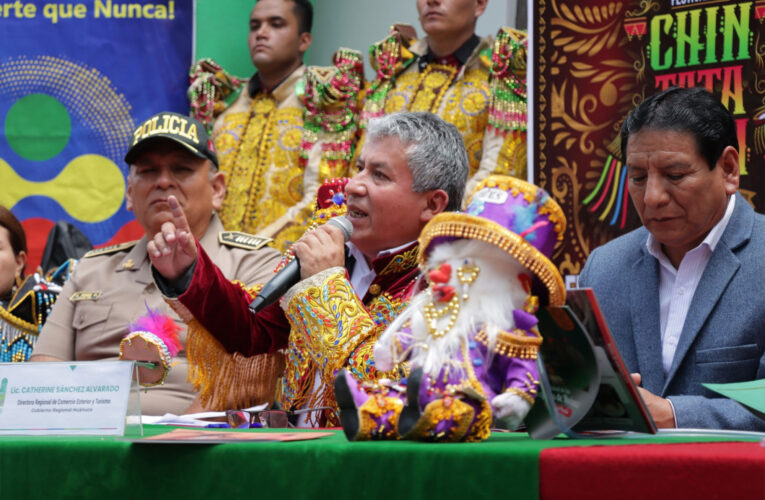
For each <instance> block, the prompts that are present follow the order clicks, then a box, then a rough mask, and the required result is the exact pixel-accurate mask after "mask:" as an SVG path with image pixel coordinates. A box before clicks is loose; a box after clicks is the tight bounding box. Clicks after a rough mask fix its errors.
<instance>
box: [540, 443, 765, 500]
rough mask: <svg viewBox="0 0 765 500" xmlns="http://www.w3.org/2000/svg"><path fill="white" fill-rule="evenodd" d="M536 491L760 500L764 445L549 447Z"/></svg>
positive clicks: (764, 499) (545, 495) (764, 488)
mask: <svg viewBox="0 0 765 500" xmlns="http://www.w3.org/2000/svg"><path fill="white" fill-rule="evenodd" d="M539 484H540V487H539V493H540V498H542V499H552V498H566V499H570V498H588V499H600V498H619V499H621V500H627V499H633V498H634V499H657V498H667V499H672V500H680V499H685V498H693V499H704V500H706V499H713V498H719V499H736V500H738V499H757V500H765V446H762V445H760V444H759V443H690V444H661V445H652V444H648V445H626V446H589V447H586V448H582V447H578V446H575V447H567V448H548V449H546V450H543V451H542V453H541V455H540V462H539Z"/></svg>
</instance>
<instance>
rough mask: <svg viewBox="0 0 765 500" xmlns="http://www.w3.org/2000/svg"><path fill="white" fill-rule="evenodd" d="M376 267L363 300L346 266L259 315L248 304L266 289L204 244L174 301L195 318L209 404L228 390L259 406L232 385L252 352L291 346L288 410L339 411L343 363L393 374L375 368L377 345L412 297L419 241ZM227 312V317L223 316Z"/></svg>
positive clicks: (365, 375) (284, 398) (198, 372)
mask: <svg viewBox="0 0 765 500" xmlns="http://www.w3.org/2000/svg"><path fill="white" fill-rule="evenodd" d="M372 266H373V268H374V269H375V271H376V274H377V276H376V277H375V279H374V281H373V282H372V284H371V285H370V287H369V292H368V293H367V294H366V295H365V297H363V298H360V297H359V296H358V295H356V292H355V291H354V289H353V287H352V285H351V283H350V281H349V279H348V276H347V274H346V271H345V270H344V269H342V268H332V269H328V270H326V271H324V272H322V273H319V274H317V275H315V276H314V277H312V278H311V279H307V280H304V281H303V282H301V283H299V284H298V285H296V286H295V287H294V288H293V289H291V291H290V294H289V296H287V297H283V298H282V303H283V307H284V310H282V308H281V307H280V305H279V304H272V305H271V306H268V307H266V308H265V309H263V310H262V311H260V312H259V313H258V314H257V315H253V314H251V313H250V311H249V310H248V304H249V303H250V301H252V299H253V298H254V297H255V296H256V295H257V291H258V290H259V288H260V287H259V286H255V287H252V288H248V287H244V286H242V285H241V284H237V283H231V282H229V281H228V280H227V279H225V277H224V276H223V275H222V274H221V273H220V272H219V271H218V270H217V268H216V267H215V266H214V265H213V264H212V262H211V261H210V259H209V257H207V255H206V254H205V253H204V252H203V251H202V250H201V249H200V253H199V257H198V259H197V264H196V267H195V269H194V274H193V277H192V280H191V284H190V285H189V287H188V289H187V290H186V291H185V292H184V293H183V294H181V295H180V296H179V297H178V298H177V300H175V299H171V300H169V302H170V304H171V306H172V307H173V308H174V309H175V310H176V311H177V312H178V313H179V314H180V316H181V317H182V318H183V319H184V320H185V321H187V322H189V329H188V332H189V334H188V335H189V341H188V343H187V355H188V358H189V364H190V365H191V370H192V373H193V377H194V382H195V383H196V384H198V385H199V386H201V389H202V398H203V400H204V401H203V403H205V404H207V403H206V402H208V401H215V400H216V398H218V397H220V396H221V394H224V393H225V395H226V396H225V397H226V398H233V399H235V400H236V401H238V402H239V404H241V405H247V404H254V403H255V401H252V400H248V395H249V394H248V391H249V390H250V388H249V387H247V386H245V385H239V386H237V384H236V383H233V382H235V381H236V380H238V378H237V375H236V374H237V373H238V372H239V371H247V370H249V369H250V368H249V367H248V366H247V359H250V358H248V357H249V356H252V355H253V354H256V353H264V352H276V351H279V350H281V349H285V348H286V349H287V362H286V368H285V375H284V379H283V383H282V388H281V393H280V394H279V395H278V396H277V401H278V402H279V403H280V404H281V405H282V407H283V408H287V409H299V408H305V407H316V406H330V407H332V408H336V407H337V405H336V403H335V399H334V394H333V392H332V390H331V382H332V380H333V376H334V372H335V371H336V370H337V369H339V368H342V367H345V368H347V369H349V370H350V371H351V372H353V373H354V374H355V375H356V376H357V377H358V378H359V379H361V380H370V381H374V380H377V379H378V378H379V377H380V376H391V375H394V374H382V375H381V374H379V373H378V372H377V371H376V370H375V367H374V361H373V358H372V347H373V345H374V343H375V341H376V340H377V337H378V336H379V335H380V334H381V333H382V332H383V331H384V330H385V328H386V327H387V325H388V323H389V322H390V321H391V319H392V318H393V317H395V316H396V315H397V314H398V312H399V311H400V310H401V309H402V308H403V307H404V306H405V305H406V304H407V301H408V298H409V296H410V295H411V292H412V289H413V287H414V283H415V279H416V278H417V277H418V276H419V270H418V268H417V245H416V244H415V243H413V244H412V245H411V246H409V247H407V248H405V249H403V250H401V251H399V252H397V253H394V254H390V255H386V256H384V257H380V258H378V259H375V260H374V261H373V262H372ZM221 310H226V311H228V314H225V315H221V314H219V311H221ZM244 331H248V332H249V335H243V334H242V332H244ZM232 353H233V354H232ZM221 374H224V375H225V376H223V375H221ZM317 380H318V382H319V383H318V384H317ZM314 389H318V390H314ZM233 393H236V394H235V395H234V394H233ZM259 402H262V401H259ZM315 418H316V419H315V420H313V421H312V423H313V424H314V425H319V424H324V425H330V426H332V425H338V420H337V418H336V414H335V413H334V412H325V413H324V415H323V418H321V417H320V416H318V415H317V416H316V417H315ZM320 418H321V420H319V419H320Z"/></svg>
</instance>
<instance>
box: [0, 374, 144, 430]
mask: <svg viewBox="0 0 765 500" xmlns="http://www.w3.org/2000/svg"><path fill="white" fill-rule="evenodd" d="M132 371H133V363H132V362H128V361H86V362H55V363H0V435H3V434H15V435H30V436H50V435H116V436H121V435H123V434H124V432H125V416H126V413H127V405H128V396H129V394H130V389H131V383H132V378H133V377H132Z"/></svg>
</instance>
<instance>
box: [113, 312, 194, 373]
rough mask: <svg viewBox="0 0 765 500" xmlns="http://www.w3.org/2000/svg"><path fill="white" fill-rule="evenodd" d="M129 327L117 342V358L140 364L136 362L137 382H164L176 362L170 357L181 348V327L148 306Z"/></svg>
mask: <svg viewBox="0 0 765 500" xmlns="http://www.w3.org/2000/svg"><path fill="white" fill-rule="evenodd" d="M147 309H148V307H147ZM128 330H129V332H128V334H127V335H125V336H124V337H123V338H122V340H121V341H120V359H123V360H131V361H137V362H139V363H142V364H139V365H138V382H139V383H140V384H141V385H142V386H144V387H152V386H155V385H161V384H163V383H164V382H165V379H166V378H167V373H168V372H169V371H170V368H171V367H172V366H173V365H174V364H175V363H173V361H172V358H173V356H175V355H176V354H178V352H179V351H180V350H181V348H182V347H183V345H182V344H181V341H180V339H179V338H178V334H179V333H180V327H178V325H177V324H175V321H173V318H171V317H170V316H167V315H165V314H162V313H160V312H157V311H155V310H153V309H149V310H148V312H147V313H146V315H145V316H141V317H140V318H138V321H136V322H135V323H133V324H132V325H130V326H129V327H128ZM143 363H146V364H147V365H144V364H143ZM148 364H152V365H153V366H149V365H148Z"/></svg>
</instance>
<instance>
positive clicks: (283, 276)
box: [250, 215, 353, 314]
mask: <svg viewBox="0 0 765 500" xmlns="http://www.w3.org/2000/svg"><path fill="white" fill-rule="evenodd" d="M327 224H332V225H333V226H335V227H337V228H339V229H340V230H341V231H342V232H343V239H344V240H345V241H348V240H350V239H351V234H352V233H353V225H352V224H351V221H349V220H348V218H347V217H346V216H344V215H341V216H338V217H333V218H331V219H329V220H328V221H327ZM298 281H300V262H299V261H298V259H297V257H295V258H294V259H292V261H291V262H290V263H289V264H287V265H286V266H284V268H283V269H282V270H281V271H279V272H278V273H276V276H274V277H273V278H271V280H270V281H269V282H268V283H266V285H265V286H264V287H263V288H262V289H261V290H260V293H259V294H258V296H257V297H255V298H254V299H253V301H252V302H250V311H252V312H253V313H255V314H257V313H258V312H260V311H261V310H263V309H264V308H266V307H267V306H270V305H271V304H273V303H274V302H276V301H277V300H279V298H281V296H282V295H284V294H285V293H286V292H287V290H289V289H290V288H291V287H292V285H294V284H295V283H297V282H298Z"/></svg>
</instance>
